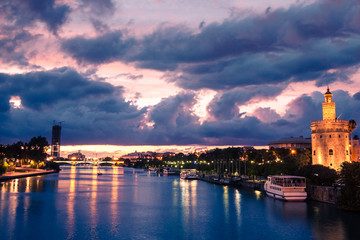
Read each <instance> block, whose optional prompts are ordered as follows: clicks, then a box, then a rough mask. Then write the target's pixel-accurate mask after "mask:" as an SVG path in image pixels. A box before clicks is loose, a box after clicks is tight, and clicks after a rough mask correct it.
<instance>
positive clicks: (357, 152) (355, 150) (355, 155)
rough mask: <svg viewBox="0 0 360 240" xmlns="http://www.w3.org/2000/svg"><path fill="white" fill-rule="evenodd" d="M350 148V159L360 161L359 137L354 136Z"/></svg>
mask: <svg viewBox="0 0 360 240" xmlns="http://www.w3.org/2000/svg"><path fill="white" fill-rule="evenodd" d="M351 145H352V149H351V161H357V162H360V145H359V138H358V137H355V138H354V139H353V140H352V144H351Z"/></svg>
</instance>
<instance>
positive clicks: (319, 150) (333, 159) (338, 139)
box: [311, 88, 350, 170]
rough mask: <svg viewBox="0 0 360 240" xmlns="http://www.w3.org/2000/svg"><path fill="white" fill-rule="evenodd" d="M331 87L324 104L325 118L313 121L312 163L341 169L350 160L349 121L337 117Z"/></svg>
mask: <svg viewBox="0 0 360 240" xmlns="http://www.w3.org/2000/svg"><path fill="white" fill-rule="evenodd" d="M332 96H333V95H332V93H331V92H330V90H329V88H328V89H327V92H326V93H325V95H324V97H325V101H324V102H323V104H322V110H323V120H319V121H313V122H311V146H312V163H313V164H321V165H324V166H326V167H330V168H333V169H335V170H339V168H340V165H341V163H342V162H344V161H347V162H349V161H350V149H349V121H347V120H339V119H338V118H337V117H336V112H335V102H333V101H332Z"/></svg>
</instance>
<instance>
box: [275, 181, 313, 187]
mask: <svg viewBox="0 0 360 240" xmlns="http://www.w3.org/2000/svg"><path fill="white" fill-rule="evenodd" d="M272 184H274V185H277V186H280V187H306V184H305V183H304V182H292V183H291V182H289V183H287V182H273V183H272Z"/></svg>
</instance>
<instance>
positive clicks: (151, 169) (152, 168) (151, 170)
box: [148, 167, 157, 172]
mask: <svg viewBox="0 0 360 240" xmlns="http://www.w3.org/2000/svg"><path fill="white" fill-rule="evenodd" d="M148 170H149V171H150V172H156V170H157V169H156V168H155V167H149V169H148Z"/></svg>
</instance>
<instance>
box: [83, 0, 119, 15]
mask: <svg viewBox="0 0 360 240" xmlns="http://www.w3.org/2000/svg"><path fill="white" fill-rule="evenodd" d="M80 1H81V2H82V4H81V6H80V8H81V9H82V10H84V11H89V12H91V13H93V14H95V15H97V16H99V17H105V16H108V15H109V14H113V13H114V11H115V4H114V2H113V1H112V0H80Z"/></svg>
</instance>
